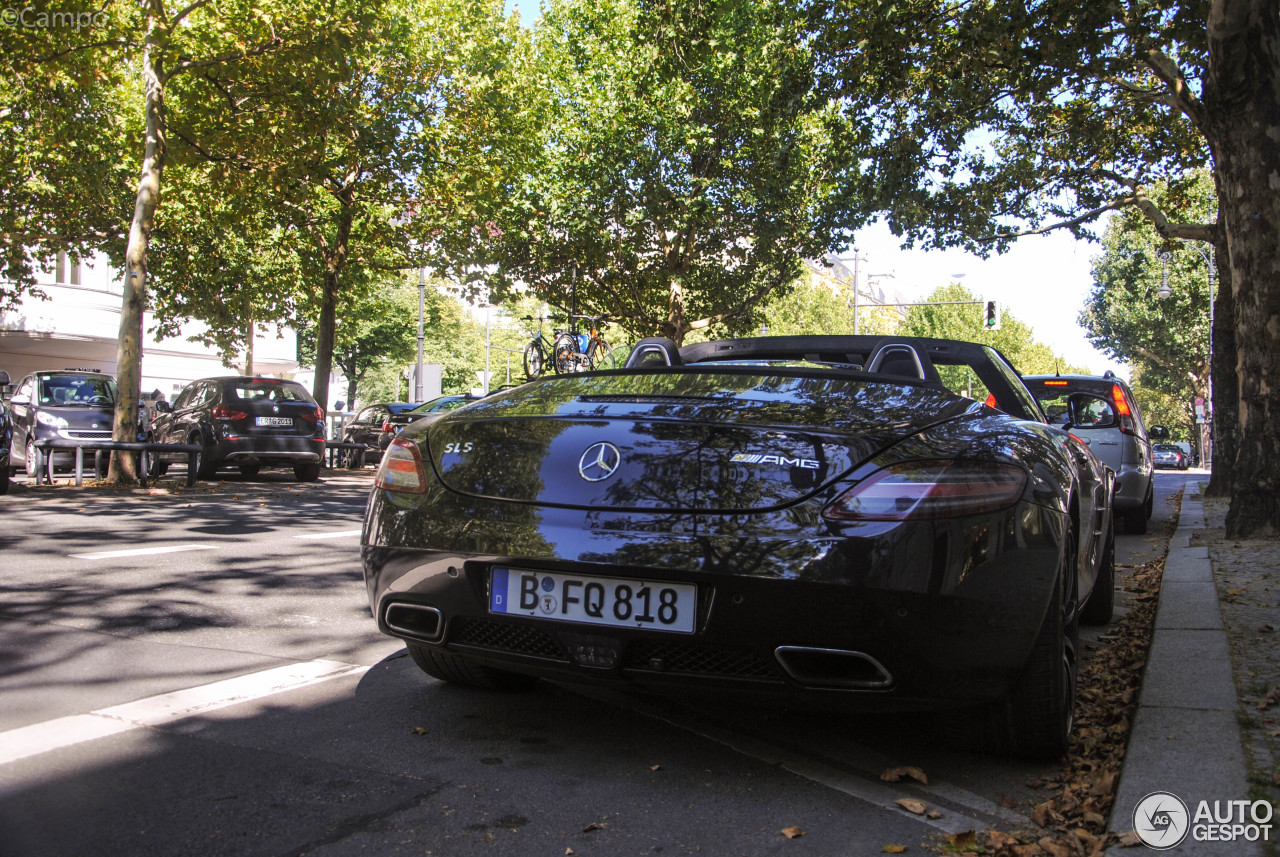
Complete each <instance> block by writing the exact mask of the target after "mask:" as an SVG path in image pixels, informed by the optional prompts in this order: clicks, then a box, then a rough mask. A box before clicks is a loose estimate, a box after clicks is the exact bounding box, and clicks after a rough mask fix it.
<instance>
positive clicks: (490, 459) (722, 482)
mask: <svg viewBox="0 0 1280 857" xmlns="http://www.w3.org/2000/svg"><path fill="white" fill-rule="evenodd" d="M981 410H982V408H981V405H979V404H978V403H976V402H973V401H971V400H968V399H964V398H962V397H959V396H956V395H953V394H951V393H948V392H946V391H945V390H940V389H936V388H931V387H921V386H912V385H898V384H885V383H879V382H868V381H864V380H858V379H850V378H846V377H812V376H800V375H779V374H768V375H761V374H758V373H752V372H746V373H744V372H731V371H726V370H717V371H714V372H707V371H697V372H661V373H653V374H637V375H626V376H618V375H597V376H592V375H587V376H568V377H559V378H551V379H547V380H544V381H540V382H535V383H533V384H527V385H524V386H523V387H520V388H518V389H516V390H513V391H510V392H508V393H503V394H498V395H495V396H493V397H491V398H489V399H485V400H483V401H480V402H477V403H475V404H472V405H471V406H469V407H468V408H467V409H466V410H465V411H460V412H457V413H451V414H446V415H443V416H441V417H439V418H434V419H428V420H425V421H423V422H422V423H418V424H415V425H412V426H410V427H408V428H406V429H405V432H404V436H405V437H406V438H414V439H416V438H418V437H419V436H422V435H426V437H427V438H428V444H427V447H426V448H425V449H424V458H425V459H426V460H427V461H428V462H429V466H430V467H432V468H433V469H434V471H435V473H436V475H437V477H438V478H439V479H440V481H441V482H442V483H443V484H444V485H446V486H447V487H448V488H449V489H451V490H453V491H456V492H458V493H460V494H464V495H468V496H477V497H486V498H491V499H499V500H507V501H514V502H523V503H535V504H540V505H541V504H551V505H563V506H574V507H588V508H595V509H612V510H647V511H706V512H734V511H753V510H761V509H767V508H770V507H776V506H781V505H785V504H788V503H792V502H795V501H797V500H800V499H803V498H804V497H806V496H808V495H810V494H813V493H814V492H816V491H817V490H819V489H820V488H821V487H822V486H824V485H825V484H827V483H829V482H830V481H832V480H833V479H835V478H837V477H839V476H840V475H841V474H843V473H845V472H847V471H848V470H849V469H850V468H852V467H854V466H856V465H857V464H859V463H861V462H863V461H865V460H866V459H867V458H869V457H871V456H872V455H874V454H875V453H877V452H879V451H880V450H882V449H884V448H886V447H888V446H890V445H892V444H894V443H896V442H898V441H900V440H902V439H903V438H905V437H908V436H910V435H913V434H915V433H917V432H919V431H920V430H922V429H924V428H926V427H928V426H930V425H935V424H937V423H939V422H944V421H948V420H953V419H958V418H961V417H964V416H966V415H968V414H973V413H977V412H979V411H981Z"/></svg>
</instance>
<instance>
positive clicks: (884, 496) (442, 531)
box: [363, 337, 1113, 755]
mask: <svg viewBox="0 0 1280 857" xmlns="http://www.w3.org/2000/svg"><path fill="white" fill-rule="evenodd" d="M628 366H629V368H628V369H625V370H622V371H617V372H597V373H587V374H582V375H573V376H559V377H548V378H545V379H542V380H539V381H535V382H532V383H530V384H526V385H524V386H522V387H519V388H517V389H514V390H511V391H507V392H505V393H499V394H497V395H495V396H492V397H490V398H487V399H484V400H482V401H480V402H477V403H474V404H472V405H470V406H469V407H467V408H466V409H465V410H462V411H459V412H456V413H452V414H446V415H443V416H440V417H437V418H428V419H426V420H422V421H420V422H418V423H414V424H412V425H410V426H409V427H407V428H406V429H405V430H404V431H403V432H402V433H401V434H400V436H399V437H397V438H396V439H395V440H394V441H392V443H391V446H390V448H389V450H388V452H387V454H386V456H385V457H384V459H383V462H382V465H381V468H380V470H379V474H378V477H377V483H376V484H377V487H376V489H375V490H374V492H373V496H372V497H371V500H370V505H369V510H368V515H367V519H366V523H365V532H364V539H363V543H364V548H363V559H364V568H365V578H366V582H367V584H368V590H369V597H370V603H371V605H372V608H373V613H374V616H375V617H376V619H377V621H378V625H379V627H380V628H381V629H382V630H383V631H384V632H386V633H389V634H392V635H394V636H398V637H401V638H403V639H405V640H406V641H407V643H408V646H409V651H410V653H411V654H412V655H413V657H414V659H415V661H417V663H418V664H419V665H420V666H421V667H422V668H423V669H424V670H425V671H427V672H428V673H430V674H431V675H433V676H436V677H438V678H442V679H446V680H450V681H455V682H463V683H470V684H477V685H488V686H512V685H518V684H521V683H524V682H525V681H527V679H528V677H530V676H536V677H546V678H555V679H561V680H567V681H588V682H602V681H632V682H643V683H645V684H647V685H650V686H653V687H659V688H668V689H672V690H677V689H685V690H693V689H696V690H698V691H701V692H706V691H707V690H709V689H711V690H718V691H726V692H727V691H736V692H749V693H755V694H774V695H779V696H781V697H783V698H786V699H801V698H808V699H811V700H817V701H819V702H820V703H821V704H825V705H837V704H854V705H857V706H862V707H872V708H880V709H894V708H896V709H909V708H921V707H939V706H953V705H956V704H958V703H959V704H976V705H979V706H981V708H980V711H979V713H978V715H977V716H976V717H974V718H973V720H972V722H973V724H974V728H975V729H976V730H978V731H980V732H982V733H983V735H982V736H980V737H979V738H978V740H979V741H980V742H981V743H983V744H985V745H986V746H990V747H992V748H994V749H998V750H1002V751H1010V752H1018V753H1027V754H1035V755H1046V754H1047V755H1053V754H1056V753H1059V752H1061V751H1062V749H1063V748H1064V747H1065V743H1066V737H1067V734H1068V733H1069V731H1070V727H1071V711H1072V708H1073V704H1074V682H1075V658H1076V642H1075V641H1076V628H1077V622H1078V621H1079V620H1080V619H1081V618H1082V617H1083V618H1084V619H1085V620H1086V621H1088V620H1093V621H1102V622H1105V621H1107V620H1108V619H1109V618H1110V613H1111V591H1110V590H1111V587H1112V582H1111V569H1110V565H1111V559H1110V550H1111V544H1112V538H1113V534H1112V521H1111V509H1110V505H1109V503H1110V492H1111V482H1112V476H1111V474H1110V473H1109V472H1108V471H1107V470H1106V469H1105V468H1103V467H1102V466H1101V465H1100V464H1099V463H1098V461H1097V460H1096V458H1094V457H1093V456H1092V455H1091V454H1090V453H1089V452H1088V450H1087V449H1086V448H1085V447H1084V446H1083V444H1080V443H1079V442H1078V441H1075V440H1073V439H1072V438H1071V437H1070V436H1069V435H1068V434H1067V433H1066V432H1063V431H1061V430H1059V429H1056V428H1053V427H1051V426H1049V425H1047V424H1046V423H1045V422H1044V420H1043V416H1042V415H1041V413H1040V411H1039V408H1038V406H1037V405H1036V403H1035V399H1034V398H1033V397H1032V396H1031V395H1030V394H1029V393H1028V392H1027V390H1026V388H1025V387H1024V386H1023V385H1022V384H1021V382H1020V380H1019V378H1018V376H1017V374H1016V372H1014V370H1013V369H1012V368H1011V367H1010V366H1009V365H1008V363H1007V362H1006V361H1005V360H1004V359H1003V358H1002V357H1001V356H1000V355H999V354H998V353H997V352H995V351H993V350H991V349H989V348H986V347H983V346H978V345H972V344H968V343H957V342H949V341H944V340H923V339H902V338H894V339H893V340H885V339H879V338H874V337H794V338H778V339H757V340H735V341H731V342H717V343H705V344H699V345H692V346H687V347H685V348H681V349H677V348H676V347H675V346H674V344H672V343H670V342H667V341H665V340H645V341H642V343H641V345H640V346H639V347H638V348H637V349H636V351H635V352H634V353H633V355H632V359H631V361H630V362H629V364H628ZM965 370H967V373H968V375H967V377H968V379H969V382H968V383H976V384H978V385H979V387H980V388H981V390H982V392H983V393H989V394H990V395H989V397H988V399H987V401H988V404H986V405H984V404H982V403H981V402H979V401H977V400H976V399H975V398H968V397H966V396H964V395H960V394H959V393H957V392H953V391H952V389H951V386H963V384H964V383H965V382H964V380H963V379H964V378H965V377H966V376H965V374H964V372H965ZM956 379H960V380H959V381H957V380H956ZM949 381H950V382H951V383H950V384H949V383H948V382H949ZM966 389H968V388H966ZM1091 593H1092V594H1091ZM1082 605H1084V606H1083V607H1082Z"/></svg>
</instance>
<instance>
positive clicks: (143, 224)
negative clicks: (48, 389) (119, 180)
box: [107, 4, 166, 485]
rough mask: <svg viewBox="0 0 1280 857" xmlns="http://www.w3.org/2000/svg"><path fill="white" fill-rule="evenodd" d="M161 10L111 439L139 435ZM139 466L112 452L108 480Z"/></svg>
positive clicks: (148, 70) (160, 121) (160, 126)
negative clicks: (143, 325) (139, 403)
mask: <svg viewBox="0 0 1280 857" xmlns="http://www.w3.org/2000/svg"><path fill="white" fill-rule="evenodd" d="M158 14H159V13H158V11H157V10H156V9H155V8H154V5H153V4H148V22H147V38H146V45H145V48H144V50H143V55H142V70H143V75H144V76H145V78H146V102H145V112H146V128H147V130H146V133H147V139H146V148H145V151H144V154H143V159H142V177H141V179H140V180H139V182H138V195H137V198H136V199H135V201H134V206H133V221H132V223H131V224H130V225H129V244H128V248H127V249H126V251H125V275H124V286H123V293H124V294H123V298H122V301H121V306H120V337H119V342H118V344H117V346H116V392H117V398H116V413H115V419H114V421H113V423H112V428H111V439H112V440H115V441H123V442H129V441H136V440H137V439H138V402H139V398H140V396H141V393H142V314H143V312H144V311H145V310H146V308H147V248H148V246H149V244H150V242H151V231H152V229H153V227H154V226H155V214H156V209H157V208H158V207H159V206H160V178H161V175H162V174H163V173H164V163H165V154H166V147H165V135H164V82H163V81H164V78H163V75H162V72H161V69H160V68H159V64H160V63H159V59H158V54H159V44H158V42H159V38H160V35H159V33H158V22H157V17H158ZM137 478H138V470H137V465H136V464H135V458H134V456H133V455H132V454H131V453H118V452H116V453H112V454H111V468H110V471H109V473H108V476H107V479H108V480H109V481H110V482H113V483H116V484H119V485H129V484H132V483H134V482H136V481H137Z"/></svg>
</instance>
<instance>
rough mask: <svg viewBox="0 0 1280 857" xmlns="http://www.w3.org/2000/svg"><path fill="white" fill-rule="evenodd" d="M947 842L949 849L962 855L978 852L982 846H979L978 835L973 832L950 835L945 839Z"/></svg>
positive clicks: (967, 831)
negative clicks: (967, 852)
mask: <svg viewBox="0 0 1280 857" xmlns="http://www.w3.org/2000/svg"><path fill="white" fill-rule="evenodd" d="M944 838H945V839H946V841H947V849H948V850H951V851H958V852H960V853H961V854H963V853H965V852H966V851H969V852H972V851H978V850H979V849H980V847H981V846H979V845H978V834H977V832H976V831H973V830H966V831H964V832H963V833H948V834H947V835H946V836H945V837H944Z"/></svg>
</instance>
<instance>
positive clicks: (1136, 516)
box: [1124, 479, 1155, 536]
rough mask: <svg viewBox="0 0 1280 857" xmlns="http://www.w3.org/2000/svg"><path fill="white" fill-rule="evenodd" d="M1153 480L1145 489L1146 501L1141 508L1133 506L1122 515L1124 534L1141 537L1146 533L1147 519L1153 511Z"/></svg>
mask: <svg viewBox="0 0 1280 857" xmlns="http://www.w3.org/2000/svg"><path fill="white" fill-rule="evenodd" d="M1154 483H1155V480H1154V479H1152V485H1150V486H1148V487H1147V499H1145V500H1143V501H1142V505H1141V506H1135V507H1134V508H1132V509H1129V510H1128V511H1126V512H1125V513H1124V530H1125V532H1126V533H1132V534H1134V535H1139V536H1140V535H1142V534H1143V533H1145V532H1146V531H1147V519H1148V518H1150V517H1151V513H1152V511H1154V509H1155V485H1154Z"/></svg>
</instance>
